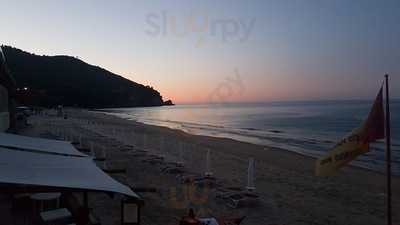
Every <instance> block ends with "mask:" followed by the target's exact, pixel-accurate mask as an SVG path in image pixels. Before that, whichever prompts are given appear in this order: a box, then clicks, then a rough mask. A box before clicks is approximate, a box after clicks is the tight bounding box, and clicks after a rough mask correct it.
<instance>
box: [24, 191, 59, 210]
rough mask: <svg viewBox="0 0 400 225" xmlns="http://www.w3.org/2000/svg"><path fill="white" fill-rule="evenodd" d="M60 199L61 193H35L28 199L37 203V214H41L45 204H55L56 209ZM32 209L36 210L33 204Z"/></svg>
mask: <svg viewBox="0 0 400 225" xmlns="http://www.w3.org/2000/svg"><path fill="white" fill-rule="evenodd" d="M60 197H61V193H58V192H54V193H36V194H32V195H31V196H30V198H31V199H32V200H33V201H35V202H38V203H39V212H42V211H43V210H44V207H45V203H46V202H54V201H55V202H56V207H55V208H56V209H57V208H59V207H60ZM34 207H35V208H36V204H35V203H34ZM35 211H36V210H35Z"/></svg>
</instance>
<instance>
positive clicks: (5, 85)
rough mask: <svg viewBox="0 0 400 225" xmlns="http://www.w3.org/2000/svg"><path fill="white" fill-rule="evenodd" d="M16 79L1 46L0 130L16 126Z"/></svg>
mask: <svg viewBox="0 0 400 225" xmlns="http://www.w3.org/2000/svg"><path fill="white" fill-rule="evenodd" d="M14 97H15V81H14V79H13V77H12V76H11V74H10V73H9V71H8V69H7V66H6V59H5V57H4V54H3V51H2V49H1V47H0V131H5V130H7V129H9V128H10V127H13V126H14V122H15V114H14V112H15V110H14V107H15V104H14V101H15V100H14V99H15V98H14Z"/></svg>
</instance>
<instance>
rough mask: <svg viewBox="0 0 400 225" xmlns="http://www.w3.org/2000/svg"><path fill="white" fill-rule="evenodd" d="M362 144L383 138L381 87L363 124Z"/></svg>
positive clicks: (383, 121) (383, 115) (383, 123)
mask: <svg viewBox="0 0 400 225" xmlns="http://www.w3.org/2000/svg"><path fill="white" fill-rule="evenodd" d="M364 129H365V132H366V134H365V136H364V140H363V141H364V143H369V142H374V141H376V140H379V139H383V138H385V113H384V111H383V87H381V89H380V90H379V93H378V95H377V96H376V98H375V102H374V105H373V106H372V109H371V111H370V112H369V114H368V117H367V120H366V121H365V124H364Z"/></svg>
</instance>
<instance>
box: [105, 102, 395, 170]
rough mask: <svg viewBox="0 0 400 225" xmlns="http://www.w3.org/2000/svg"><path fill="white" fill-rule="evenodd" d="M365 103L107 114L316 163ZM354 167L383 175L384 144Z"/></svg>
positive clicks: (363, 113)
mask: <svg viewBox="0 0 400 225" xmlns="http://www.w3.org/2000/svg"><path fill="white" fill-rule="evenodd" d="M371 104H372V102H370V101H318V102H317V101H316V102H274V103H240V104H239V103H229V104H207V105H178V106H168V107H152V108H119V109H108V110H107V111H108V112H109V113H111V114H114V115H117V116H119V117H122V118H126V119H130V120H136V121H138V122H143V123H146V124H152V125H159V126H166V127H170V128H173V129H179V130H183V131H186V132H188V133H191V134H200V135H208V136H214V137H227V138H232V139H236V140H240V141H245V142H250V143H255V144H260V145H266V146H272V147H278V148H283V149H287V150H289V151H295V152H298V153H301V154H305V155H309V156H313V157H318V156H320V155H322V154H324V153H325V152H326V151H328V150H329V149H331V148H332V147H333V146H334V145H335V143H336V142H337V141H339V140H340V139H341V138H342V137H344V136H345V135H346V134H347V133H349V132H350V131H351V130H352V129H353V128H355V127H357V126H358V125H360V124H361V122H362V121H363V119H364V118H365V117H366V116H367V114H368V112H369V110H370V108H371ZM391 115H392V116H391V119H392V123H391V126H392V139H393V140H392V141H393V163H394V165H393V167H394V168H393V170H394V172H395V174H397V175H400V101H399V100H394V101H392V103H391ZM353 164H354V165H356V166H360V167H364V168H369V169H373V170H376V171H380V172H383V171H384V143H383V142H379V143H376V144H373V146H372V148H371V151H370V152H369V153H367V154H365V155H363V156H361V157H359V158H358V159H357V160H356V161H355V162H354V163H353Z"/></svg>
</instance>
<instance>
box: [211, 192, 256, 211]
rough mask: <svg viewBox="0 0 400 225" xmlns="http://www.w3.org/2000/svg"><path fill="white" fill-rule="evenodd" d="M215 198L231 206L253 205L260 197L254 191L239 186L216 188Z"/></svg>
mask: <svg viewBox="0 0 400 225" xmlns="http://www.w3.org/2000/svg"><path fill="white" fill-rule="evenodd" d="M216 198H217V199H220V200H222V201H224V203H225V204H226V205H227V206H229V207H231V208H240V207H254V206H257V205H258V204H259V203H260V197H259V195H258V194H257V193H255V192H250V191H243V190H241V189H240V188H237V189H235V190H233V189H218V193H217V195H216Z"/></svg>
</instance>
